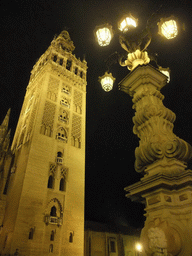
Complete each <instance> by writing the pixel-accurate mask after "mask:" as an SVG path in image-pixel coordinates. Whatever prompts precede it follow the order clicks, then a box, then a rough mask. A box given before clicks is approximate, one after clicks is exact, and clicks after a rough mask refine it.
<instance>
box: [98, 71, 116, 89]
mask: <svg viewBox="0 0 192 256" xmlns="http://www.w3.org/2000/svg"><path fill="white" fill-rule="evenodd" d="M114 81H115V78H114V77H113V76H112V74H111V73H108V72H105V74H104V75H103V76H101V77H99V82H100V83H101V87H102V88H103V90H104V91H106V92H109V91H111V90H112V89H113V83H114Z"/></svg>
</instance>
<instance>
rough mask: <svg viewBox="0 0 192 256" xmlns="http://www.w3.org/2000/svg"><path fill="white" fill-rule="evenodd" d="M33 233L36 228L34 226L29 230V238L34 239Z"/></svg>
mask: <svg viewBox="0 0 192 256" xmlns="http://www.w3.org/2000/svg"><path fill="white" fill-rule="evenodd" d="M33 233H34V229H33V228H30V230H29V237H28V238H29V240H32V239H33Z"/></svg>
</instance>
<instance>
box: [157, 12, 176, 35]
mask: <svg viewBox="0 0 192 256" xmlns="http://www.w3.org/2000/svg"><path fill="white" fill-rule="evenodd" d="M158 26H159V34H160V35H162V36H164V37H165V38H167V39H173V38H175V37H176V36H177V35H178V28H177V22H176V21H175V19H174V17H173V16H172V17H170V18H168V19H163V18H162V19H161V20H160V22H159V23H158Z"/></svg>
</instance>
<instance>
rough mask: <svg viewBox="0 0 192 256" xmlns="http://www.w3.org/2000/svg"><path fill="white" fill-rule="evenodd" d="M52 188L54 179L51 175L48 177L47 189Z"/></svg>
mask: <svg viewBox="0 0 192 256" xmlns="http://www.w3.org/2000/svg"><path fill="white" fill-rule="evenodd" d="M53 186H54V177H53V176H52V175H50V176H49V179H48V184H47V187H48V188H53Z"/></svg>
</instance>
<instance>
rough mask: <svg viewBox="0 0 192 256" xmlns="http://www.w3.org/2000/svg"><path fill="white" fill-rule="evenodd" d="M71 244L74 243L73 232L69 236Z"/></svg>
mask: <svg viewBox="0 0 192 256" xmlns="http://www.w3.org/2000/svg"><path fill="white" fill-rule="evenodd" d="M69 243H73V232H70V234H69Z"/></svg>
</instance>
